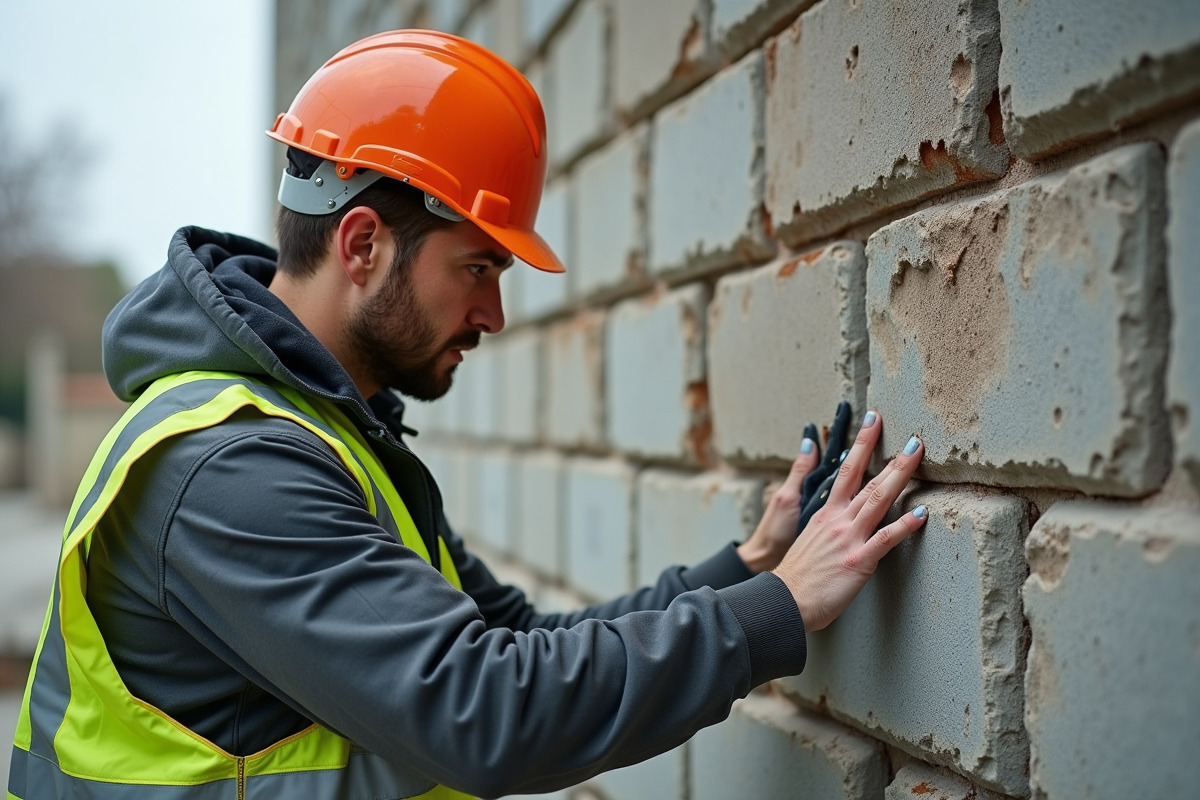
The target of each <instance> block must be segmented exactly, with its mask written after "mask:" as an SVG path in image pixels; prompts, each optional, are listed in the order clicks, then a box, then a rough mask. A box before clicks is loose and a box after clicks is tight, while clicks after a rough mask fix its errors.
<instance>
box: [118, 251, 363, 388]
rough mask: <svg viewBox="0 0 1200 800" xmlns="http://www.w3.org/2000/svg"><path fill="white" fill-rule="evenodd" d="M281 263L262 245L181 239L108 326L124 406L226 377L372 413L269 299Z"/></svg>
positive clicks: (333, 363) (332, 362)
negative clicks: (174, 380)
mask: <svg viewBox="0 0 1200 800" xmlns="http://www.w3.org/2000/svg"><path fill="white" fill-rule="evenodd" d="M275 259H276V253H275V250H274V249H272V248H270V247H268V246H266V245H264V244H261V243H259V242H256V241H254V240H253V239H247V238H244V237H241V236H235V235H232V234H227V233H217V232H215V231H210V230H205V229H204V228H196V227H188V228H181V229H179V230H178V231H177V232H176V233H175V235H174V236H173V237H172V239H171V244H170V247H169V249H168V252H167V263H166V265H165V266H164V267H163V268H162V269H160V270H159V271H158V272H157V273H155V274H154V275H152V276H150V277H149V278H147V279H146V280H144V281H142V282H141V283H140V284H139V285H138V286H137V288H135V289H134V290H133V291H132V292H130V293H129V295H127V296H126V297H125V298H124V299H123V300H121V302H120V303H118V304H117V306H116V307H115V308H114V309H113V310H112V313H110V314H109V316H108V319H107V320H106V321H105V323H104V335H103V357H104V373H105V375H106V376H107V378H108V382H109V385H111V386H112V388H113V391H114V392H116V394H117V396H118V397H120V398H121V399H122V400H125V401H126V402H132V401H133V400H135V399H137V397H138V396H139V395H140V394H141V393H142V392H144V391H145V390H146V387H148V386H149V385H150V384H151V383H153V382H154V381H155V380H157V379H159V378H161V377H164V376H166V375H174V374H176V373H179V372H186V371H188V370H219V371H228V372H237V373H241V374H245V375H252V376H253V375H257V376H266V377H269V378H273V379H274V380H277V381H280V382H282V383H285V384H287V385H289V386H293V387H296V388H297V389H300V390H302V391H306V392H313V391H314V390H315V391H316V392H317V393H320V394H324V395H326V396H333V397H334V398H337V399H340V400H348V401H353V402H354V404H355V405H356V406H357V407H358V408H359V409H360V410H364V411H365V408H366V404H365V403H364V401H363V399H362V397H361V395H359V393H358V390H357V388H356V387H355V386H354V383H353V381H351V380H350V376H349V375H347V374H346V371H345V370H344V369H342V366H341V364H339V363H338V362H337V360H336V359H335V358H334V357H333V355H332V354H330V352H329V351H328V350H327V349H326V348H325V346H324V345H322V344H321V343H320V342H319V341H317V339H316V338H315V337H314V336H313V335H312V334H311V333H309V332H308V330H307V329H306V328H305V327H304V326H303V325H302V324H301V323H300V321H299V320H298V319H297V318H296V316H295V315H294V314H292V312H291V311H290V310H289V309H288V307H287V306H286V305H284V303H283V301H281V300H280V299H279V298H278V297H276V296H275V295H274V294H272V293H271V292H270V291H269V290H268V289H267V286H268V285H269V284H270V282H271V278H272V277H274V275H275ZM268 342H269V343H270V344H268Z"/></svg>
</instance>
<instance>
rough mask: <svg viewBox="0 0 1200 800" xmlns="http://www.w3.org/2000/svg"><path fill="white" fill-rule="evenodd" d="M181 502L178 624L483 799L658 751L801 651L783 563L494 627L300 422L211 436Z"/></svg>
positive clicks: (166, 540) (165, 562)
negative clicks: (551, 622)
mask: <svg viewBox="0 0 1200 800" xmlns="http://www.w3.org/2000/svg"><path fill="white" fill-rule="evenodd" d="M176 497H177V501H176V503H175V504H174V509H173V513H171V514H170V515H169V517H168V522H167V524H166V527H165V530H164V534H163V541H162V544H161V550H160V552H161V557H160V558H161V564H160V569H161V578H160V580H161V582H162V587H163V588H162V596H163V603H164V606H165V609H166V611H167V612H168V613H169V614H170V615H171V616H172V618H173V619H175V620H176V622H177V623H178V624H180V625H181V626H183V627H184V628H185V629H186V630H187V631H188V632H189V633H190V634H191V635H192V636H194V637H195V638H197V639H198V640H200V641H201V642H202V643H203V644H204V645H205V646H206V647H208V648H209V649H211V650H212V651H213V652H214V653H216V654H217V655H218V656H219V657H221V658H222V659H224V660H225V661H226V662H227V663H229V664H230V665H231V666H233V667H234V668H235V669H237V670H239V671H240V672H242V673H243V674H245V675H246V676H247V677H249V678H250V679H251V680H253V681H254V682H255V683H257V684H258V685H260V686H262V687H263V688H264V689H266V690H267V691H270V692H271V693H272V694H274V695H276V696H277V697H279V698H281V699H283V700H284V701H285V702H286V703H288V705H290V706H292V707H293V708H296V709H297V710H299V711H301V713H303V714H305V715H306V716H308V717H309V718H311V719H313V720H316V721H319V722H320V723H322V724H324V725H326V726H328V727H330V728H332V729H333V730H336V731H338V732H339V733H341V734H343V735H344V736H346V737H347V738H349V739H351V740H352V741H354V742H356V743H358V744H359V745H360V746H362V747H365V748H367V749H369V750H371V751H373V752H375V753H377V754H378V755H380V756H382V757H384V758H386V759H389V760H393V761H395V762H397V763H403V764H405V765H406V766H408V767H409V768H410V769H415V770H417V771H420V772H422V773H423V774H426V775H427V776H428V777H429V778H430V779H432V780H435V781H437V782H439V783H443V784H445V785H448V786H451V787H453V788H456V789H459V790H462V791H466V792H470V793H474V794H478V795H480V796H485V797H488V796H498V795H502V794H507V793H516V792H536V791H549V790H553V789H557V788H562V787H565V786H569V785H573V784H575V783H578V782H579V781H581V780H584V779H586V778H588V777H590V776H592V775H594V774H596V773H598V772H601V771H604V770H608V769H613V768H616V767H620V766H625V765H627V764H631V763H634V762H637V761H640V760H644V759H646V758H649V757H651V756H654V755H656V754H659V753H662V752H665V751H666V750H669V749H671V748H672V747H675V746H677V745H678V744H680V743H681V742H683V741H685V740H686V739H688V738H689V737H690V736H691V735H692V734H694V733H695V732H696V731H697V730H699V729H700V728H702V727H705V726H707V725H711V724H713V723H716V722H719V721H720V720H722V719H724V718H725V717H726V716H727V714H728V713H729V709H730V707H731V705H732V703H733V702H734V701H735V700H736V699H738V698H740V697H743V696H745V695H746V694H747V693H748V692H749V691H750V690H751V688H753V687H754V686H755V685H757V684H760V683H762V682H764V681H767V680H770V679H772V678H775V677H779V676H782V675H786V674H794V673H797V672H799V671H800V669H802V667H803V664H804V655H805V641H804V628H803V623H802V621H801V619H800V615H799V612H798V611H797V609H796V605H795V602H794V601H793V600H792V597H791V594H790V592H788V590H787V588H786V587H785V586H784V585H783V583H782V582H781V581H780V580H779V579H778V578H776V577H775V576H774V575H772V574H770V573H764V574H762V575H758V576H756V577H754V578H751V579H749V580H746V581H743V582H741V583H737V584H736V585H733V586H729V587H726V588H722V589H716V590H714V589H712V588H710V587H700V588H696V589H693V590H691V591H683V592H682V593H680V594H678V596H676V597H674V599H673V600H671V601H670V602H669V603H668V604H667V605H666V606H665V608H663V609H661V610H652V611H635V612H633V613H628V614H624V615H622V616H618V617H616V618H614V619H586V620H582V621H579V622H577V623H575V624H573V625H570V626H569V627H555V628H553V629H548V628H543V627H533V628H531V629H530V630H514V629H512V628H509V627H502V626H492V627H489V626H488V624H487V622H486V620H485V618H484V615H483V614H482V613H481V610H480V607H479V605H478V604H477V603H476V601H475V600H474V599H472V597H470V596H468V595H467V594H465V593H463V592H459V591H457V590H456V589H454V588H453V587H451V586H450V584H449V583H447V582H446V581H445V580H444V579H443V578H442V576H441V575H440V574H439V573H438V572H437V571H436V570H434V569H433V568H432V567H431V566H429V565H428V564H427V563H425V562H424V561H423V560H421V559H420V558H419V557H418V556H417V555H416V554H415V553H413V552H412V551H411V550H409V549H407V548H405V547H403V546H402V545H400V544H399V543H397V542H396V541H395V539H394V538H392V537H391V536H390V535H388V534H387V533H386V532H385V531H384V530H383V529H381V528H380V527H379V526H378V525H377V524H376V521H375V520H374V518H373V517H372V516H371V515H370V514H369V513H368V511H367V509H366V503H365V499H364V498H363V496H362V493H361V490H360V488H359V486H358V484H357V483H355V482H354V480H353V479H352V478H351V477H350V475H349V474H348V473H347V472H346V471H345V470H344V468H342V466H341V465H340V464H337V463H335V461H334V460H333V458H332V456H331V455H329V454H328V453H323V452H322V451H321V449H320V448H319V447H317V446H316V445H306V444H305V443H303V442H300V441H298V440H297V437H294V436H279V435H268V434H264V435H257V436H243V437H239V438H235V439H232V440H229V441H226V442H224V443H223V444H222V445H221V446H219V447H214V448H212V449H210V450H209V451H207V452H206V453H205V455H204V457H203V458H202V459H200V460H198V461H197V463H196V464H195V465H194V467H193V468H192V469H191V470H190V471H189V472H188V474H187V477H186V478H185V480H184V481H183V483H182V485H181V486H180V487H179V490H178V493H177V495H176ZM681 575H682V573H680V576H681ZM680 576H677V577H678V579H679V580H680V581H682V580H683V578H682V577H680ZM617 610H619V609H618V608H617V607H613V608H612V609H610V611H613V612H615V611H617ZM563 621H564V622H567V621H569V620H563Z"/></svg>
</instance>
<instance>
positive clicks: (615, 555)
mask: <svg viewBox="0 0 1200 800" xmlns="http://www.w3.org/2000/svg"><path fill="white" fill-rule="evenodd" d="M635 476H636V474H635V471H634V469H633V468H632V467H630V466H629V465H628V464H626V463H624V462H622V461H616V460H597V459H582V458H581V459H572V460H570V461H568V462H567V467H566V475H565V482H566V492H565V497H566V519H567V528H566V530H567V540H566V565H567V580H568V581H569V582H570V583H571V585H572V586H573V587H575V588H576V589H578V590H579V591H580V592H582V593H584V594H586V595H589V596H591V597H592V598H595V599H598V600H599V599H605V600H607V599H609V598H611V597H615V596H617V595H618V594H621V593H623V592H628V591H630V590H631V589H633V557H634V553H633V487H634V478H635Z"/></svg>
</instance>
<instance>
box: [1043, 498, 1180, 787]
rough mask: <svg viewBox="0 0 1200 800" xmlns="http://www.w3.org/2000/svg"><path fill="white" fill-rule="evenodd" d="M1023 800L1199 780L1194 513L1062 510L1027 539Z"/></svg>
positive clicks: (1090, 506)
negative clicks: (1026, 780) (1028, 793)
mask: <svg viewBox="0 0 1200 800" xmlns="http://www.w3.org/2000/svg"><path fill="white" fill-rule="evenodd" d="M1026 549H1027V556H1028V559H1029V567H1030V575H1029V579H1028V580H1027V581H1026V583H1025V608H1026V612H1027V613H1028V616H1029V625H1030V628H1031V630H1032V634H1033V643H1032V645H1031V647H1030V651H1029V665H1028V670H1027V672H1026V677H1025V694H1026V712H1025V722H1026V727H1027V728H1028V730H1029V740H1030V751H1031V752H1030V755H1031V762H1030V774H1031V783H1032V786H1033V790H1034V797H1035V798H1038V800H1059V798H1072V799H1075V798H1083V799H1085V800H1101V799H1102V798H1128V797H1163V798H1175V797H1192V796H1194V795H1195V793H1196V787H1197V786H1200V760H1197V758H1196V751H1197V748H1198V747H1200V580H1197V577H1196V576H1197V575H1198V574H1200V515H1198V514H1196V513H1195V512H1189V511H1185V510H1179V509H1169V508H1158V509H1152V508H1137V507H1129V506H1119V505H1116V504H1105V503H1099V502H1065V503H1060V504H1057V505H1055V506H1053V507H1052V508H1051V509H1050V510H1049V511H1047V512H1046V514H1045V515H1044V516H1043V517H1042V518H1041V519H1040V520H1038V523H1037V525H1035V526H1034V528H1033V531H1032V532H1031V533H1030V535H1029V541H1028V544H1027V548H1026Z"/></svg>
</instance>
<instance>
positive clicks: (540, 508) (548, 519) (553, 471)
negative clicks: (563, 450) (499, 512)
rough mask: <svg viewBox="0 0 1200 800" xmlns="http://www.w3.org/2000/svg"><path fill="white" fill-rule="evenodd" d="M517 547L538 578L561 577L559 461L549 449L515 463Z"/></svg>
mask: <svg viewBox="0 0 1200 800" xmlns="http://www.w3.org/2000/svg"><path fill="white" fill-rule="evenodd" d="M517 491H518V495H517V530H518V531H519V535H518V537H517V545H518V547H519V555H520V558H521V560H522V561H524V562H525V563H526V564H527V565H529V566H530V567H531V568H532V569H534V570H536V571H537V572H539V573H540V574H542V575H545V576H548V577H551V578H559V579H561V578H562V577H563V572H564V566H565V564H564V561H565V559H564V557H563V550H564V547H563V541H562V540H563V535H564V534H563V531H564V528H565V518H564V514H563V491H564V489H563V458H562V456H560V455H559V454H558V453H556V452H554V451H553V450H546V451H540V452H537V453H534V454H531V455H526V456H522V457H521V459H520V461H519V462H518V464H517Z"/></svg>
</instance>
